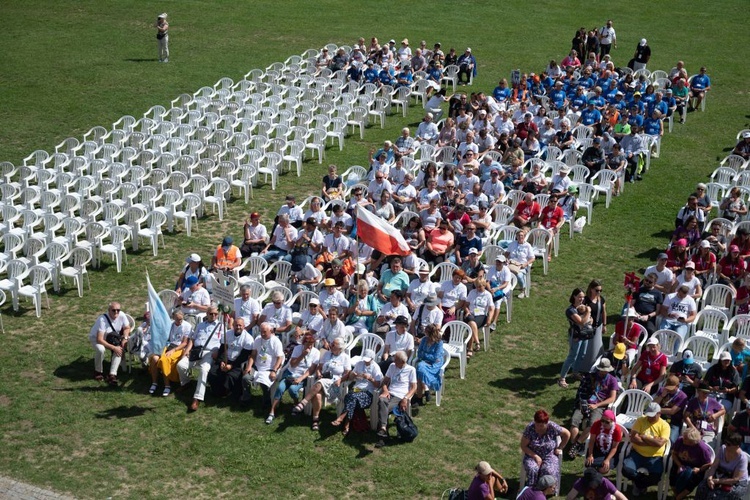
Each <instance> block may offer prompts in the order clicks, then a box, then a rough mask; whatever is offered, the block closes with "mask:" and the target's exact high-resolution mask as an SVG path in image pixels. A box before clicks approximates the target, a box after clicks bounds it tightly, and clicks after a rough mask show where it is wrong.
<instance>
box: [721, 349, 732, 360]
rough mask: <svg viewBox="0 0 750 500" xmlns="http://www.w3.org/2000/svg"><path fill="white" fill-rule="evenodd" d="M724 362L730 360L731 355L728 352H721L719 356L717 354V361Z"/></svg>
mask: <svg viewBox="0 0 750 500" xmlns="http://www.w3.org/2000/svg"><path fill="white" fill-rule="evenodd" d="M725 360H729V361H731V360H732V355H731V354H729V351H723V352H722V353H721V354H719V361H725Z"/></svg>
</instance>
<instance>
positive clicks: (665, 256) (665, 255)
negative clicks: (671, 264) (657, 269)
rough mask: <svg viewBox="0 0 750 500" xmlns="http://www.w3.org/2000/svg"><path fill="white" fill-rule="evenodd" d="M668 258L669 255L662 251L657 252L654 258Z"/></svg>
mask: <svg viewBox="0 0 750 500" xmlns="http://www.w3.org/2000/svg"><path fill="white" fill-rule="evenodd" d="M668 258H669V255H667V254H666V253H664V252H662V253H660V254H659V256H658V257H656V260H662V259H668Z"/></svg>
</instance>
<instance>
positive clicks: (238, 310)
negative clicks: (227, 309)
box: [234, 297, 260, 327]
mask: <svg viewBox="0 0 750 500" xmlns="http://www.w3.org/2000/svg"><path fill="white" fill-rule="evenodd" d="M259 314H260V303H259V302H258V301H257V300H255V299H254V298H252V297H250V298H249V299H247V300H245V301H243V300H242V298H236V299H234V318H235V319H237V318H242V319H243V320H245V327H247V326H249V325H250V323H252V321H253V317H257V316H258V315H259Z"/></svg>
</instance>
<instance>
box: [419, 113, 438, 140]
mask: <svg viewBox="0 0 750 500" xmlns="http://www.w3.org/2000/svg"><path fill="white" fill-rule="evenodd" d="M432 120H433V115H432V113H427V114H426V115H425V116H424V119H423V120H422V123H420V124H419V127H417V140H418V141H419V142H421V143H427V144H435V141H437V138H438V136H439V135H440V131H438V128H437V125H435V123H434V122H433V121H432Z"/></svg>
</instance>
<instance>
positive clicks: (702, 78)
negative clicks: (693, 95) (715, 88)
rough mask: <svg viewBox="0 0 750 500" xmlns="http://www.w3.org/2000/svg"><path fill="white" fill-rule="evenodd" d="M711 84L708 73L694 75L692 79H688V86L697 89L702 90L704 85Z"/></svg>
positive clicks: (708, 85)
mask: <svg viewBox="0 0 750 500" xmlns="http://www.w3.org/2000/svg"><path fill="white" fill-rule="evenodd" d="M710 86H711V79H710V78H709V77H708V75H700V74H698V75H696V76H694V77H693V79H692V80H691V81H690V88H691V89H697V90H703V89H705V88H706V87H710Z"/></svg>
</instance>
